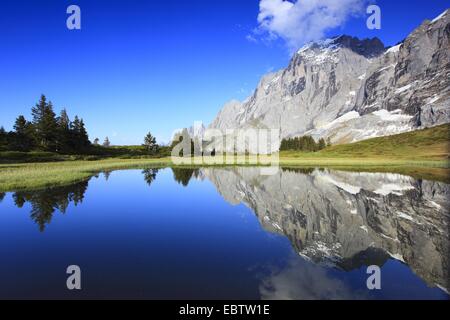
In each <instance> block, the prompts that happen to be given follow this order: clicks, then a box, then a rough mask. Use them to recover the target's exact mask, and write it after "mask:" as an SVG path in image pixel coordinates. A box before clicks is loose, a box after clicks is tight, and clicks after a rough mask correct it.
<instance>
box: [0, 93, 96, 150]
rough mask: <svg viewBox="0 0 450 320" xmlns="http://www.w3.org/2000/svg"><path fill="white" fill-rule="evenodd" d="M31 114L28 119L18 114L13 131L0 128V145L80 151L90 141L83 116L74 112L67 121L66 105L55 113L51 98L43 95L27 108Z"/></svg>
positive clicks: (24, 148)
mask: <svg viewBox="0 0 450 320" xmlns="http://www.w3.org/2000/svg"><path fill="white" fill-rule="evenodd" d="M31 115H32V119H31V121H28V120H27V119H26V118H25V117H24V116H23V115H20V116H18V117H17V118H16V121H15V123H14V130H13V131H10V132H6V130H5V129H4V128H3V127H1V128H0V148H1V149H3V150H10V151H23V152H27V151H32V150H40V151H50V152H58V153H64V152H74V151H77V152H80V151H83V150H86V149H87V148H88V147H89V146H90V145H91V142H90V141H89V137H88V134H87V131H86V128H85V125H84V121H83V119H80V118H79V117H78V116H75V118H74V120H73V121H71V120H70V119H69V116H68V114H67V111H66V109H63V110H61V112H60V114H59V116H56V114H55V111H54V108H53V104H52V102H51V101H47V98H46V97H45V95H42V96H41V98H40V100H39V102H38V103H37V104H36V105H35V106H34V107H32V108H31Z"/></svg>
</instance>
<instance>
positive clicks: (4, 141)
mask: <svg viewBox="0 0 450 320" xmlns="http://www.w3.org/2000/svg"><path fill="white" fill-rule="evenodd" d="M7 146H8V134H7V132H6V130H5V128H3V127H0V150H6V149H7Z"/></svg>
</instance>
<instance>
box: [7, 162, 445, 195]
mask: <svg viewBox="0 0 450 320" xmlns="http://www.w3.org/2000/svg"><path fill="white" fill-rule="evenodd" d="M237 160H238V159H237V158H236V161H237ZM241 161H242V159H241ZM264 166H268V165H267V164H251V163H245V164H238V163H234V164H225V163H224V164H205V163H203V164H192V163H191V164H182V165H175V164H174V163H173V162H172V160H171V159H170V158H161V159H117V158H112V159H105V160H94V161H88V160H81V161H79V160H76V161H61V162H40V163H11V164H0V192H12V191H19V190H37V189H44V188H50V187H57V186H64V185H69V184H72V183H76V182H79V181H83V180H86V179H89V178H90V177H92V176H94V175H96V174H98V173H100V172H104V171H116V170H131V169H148V168H170V167H175V168H186V169H198V168H208V167H210V168H235V167H264ZM276 166H277V167H279V168H281V169H285V170H289V169H291V170H296V169H297V170H298V169H301V168H310V169H312V168H324V169H335V170H341V171H354V172H383V173H384V172H386V173H387V172H389V173H398V174H403V175H409V176H412V177H415V178H418V179H425V180H436V181H441V182H445V183H450V161H448V160H408V159H388V158H359V159H358V158H350V159H349V158H331V157H329V158H326V157H316V158H314V157H303V158H302V157H298V158H291V157H283V156H281V157H280V159H279V163H278V164H277V165H276Z"/></svg>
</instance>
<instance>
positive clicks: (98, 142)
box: [94, 138, 100, 146]
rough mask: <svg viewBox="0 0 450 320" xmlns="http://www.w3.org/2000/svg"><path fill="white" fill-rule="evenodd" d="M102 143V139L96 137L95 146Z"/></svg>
mask: <svg viewBox="0 0 450 320" xmlns="http://www.w3.org/2000/svg"><path fill="white" fill-rule="evenodd" d="M99 144H100V139H99V138H95V139H94V146H98V145H99Z"/></svg>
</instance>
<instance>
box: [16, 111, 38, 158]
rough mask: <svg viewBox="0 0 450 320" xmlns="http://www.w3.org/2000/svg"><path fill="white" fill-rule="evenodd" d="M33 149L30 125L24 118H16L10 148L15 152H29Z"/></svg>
mask: <svg viewBox="0 0 450 320" xmlns="http://www.w3.org/2000/svg"><path fill="white" fill-rule="evenodd" d="M32 147H33V130H32V124H31V123H30V122H28V121H27V120H26V119H25V117H24V116H18V117H17V119H16V122H15V123H14V137H13V142H12V148H13V149H14V150H17V151H30V150H31V149H32Z"/></svg>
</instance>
